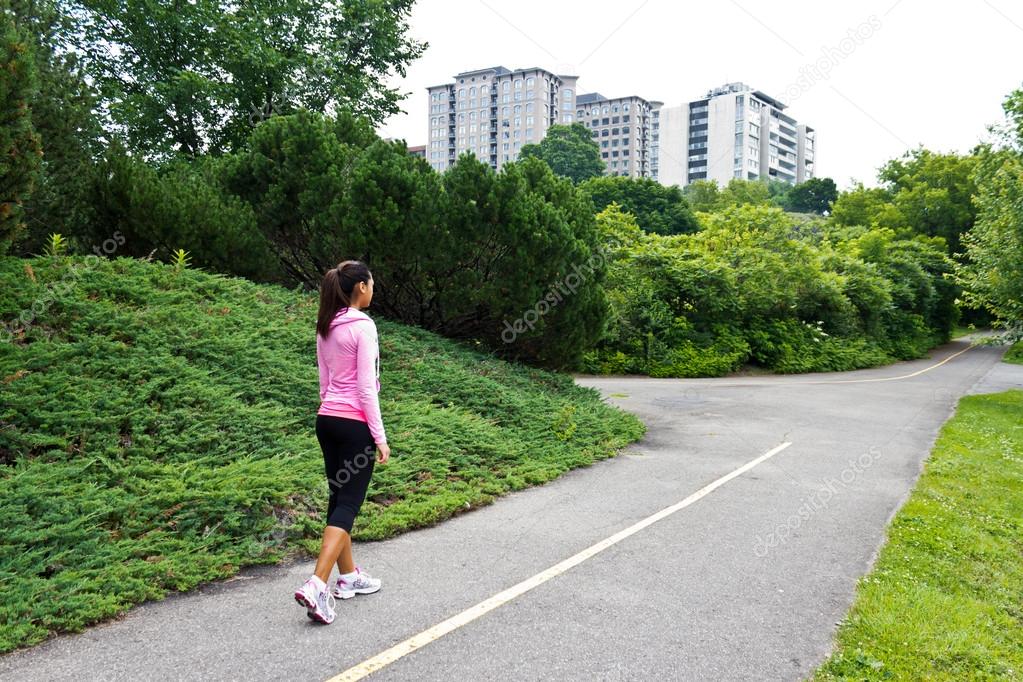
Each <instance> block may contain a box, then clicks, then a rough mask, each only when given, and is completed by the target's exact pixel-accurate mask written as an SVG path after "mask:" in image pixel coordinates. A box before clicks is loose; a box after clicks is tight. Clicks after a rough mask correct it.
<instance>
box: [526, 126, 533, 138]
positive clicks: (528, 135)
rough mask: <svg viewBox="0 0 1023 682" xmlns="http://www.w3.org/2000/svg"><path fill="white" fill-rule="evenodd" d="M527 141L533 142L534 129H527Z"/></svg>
mask: <svg viewBox="0 0 1023 682" xmlns="http://www.w3.org/2000/svg"><path fill="white" fill-rule="evenodd" d="M526 139H527V140H532V139H533V129H532V128H526Z"/></svg>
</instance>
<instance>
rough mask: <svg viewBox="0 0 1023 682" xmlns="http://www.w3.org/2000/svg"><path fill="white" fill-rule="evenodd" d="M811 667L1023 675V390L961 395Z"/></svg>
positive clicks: (859, 672) (908, 676) (828, 673)
mask: <svg viewBox="0 0 1023 682" xmlns="http://www.w3.org/2000/svg"><path fill="white" fill-rule="evenodd" d="M815 679H817V680H834V679H842V680H1018V679H1023V391H1007V392H1005V393H997V394H991V395H976V396H966V397H964V398H963V399H962V400H961V401H960V402H959V406H958V409H957V411H956V414H955V416H954V417H953V418H952V419H950V420H949V421H948V422H947V423H946V424H945V425H944V427H942V430H941V433H940V435H939V438H938V441H937V443H936V444H935V447H934V451H933V452H932V453H931V456H930V459H929V460H928V462H927V464H926V467H925V469H924V472H923V474H922V475H921V477H920V480H919V482H918V483H917V486H916V488H915V489H914V491H913V493H912V495H911V496H910V498H909V500H908V501H907V502H906V504H905V506H904V507H903V508H902V509H901V510H900V511H899V512H898V514H897V515H896V516H895V518H894V519H893V521H892V524H891V526H890V528H889V529H888V543H887V544H886V545H885V547H884V548H883V549H882V551H881V554H880V556H879V557H878V560H877V564H876V566H875V567H874V569H873V571H872V572H871V573H870V574H869V575H867V576H866V577H864V578H863V579H862V580H861V581H860V585H859V589H858V594H857V597H856V602H855V604H854V605H853V608H852V610H851V611H850V613H849V615H848V617H847V618H846V619H845V620H844V621H843V623H842V625H841V627H840V628H839V632H838V638H837V648H836V651H835V652H834V654H833V655H832V656H831V658H830V659H829V660H828V661H827V662H825V664H824V665H823V666H822V667H821V668H820V669H819V670H818V671H817V673H816V678H815Z"/></svg>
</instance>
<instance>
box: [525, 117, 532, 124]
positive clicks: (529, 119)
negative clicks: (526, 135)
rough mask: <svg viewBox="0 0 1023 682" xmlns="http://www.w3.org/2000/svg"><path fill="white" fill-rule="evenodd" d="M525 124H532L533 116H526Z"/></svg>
mask: <svg viewBox="0 0 1023 682" xmlns="http://www.w3.org/2000/svg"><path fill="white" fill-rule="evenodd" d="M526 125H527V126H531V125H533V117H532V116H526Z"/></svg>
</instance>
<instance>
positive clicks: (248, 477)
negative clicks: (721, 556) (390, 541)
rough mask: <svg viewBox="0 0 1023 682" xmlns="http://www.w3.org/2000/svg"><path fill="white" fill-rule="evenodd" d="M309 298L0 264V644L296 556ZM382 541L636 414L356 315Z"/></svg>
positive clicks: (305, 495) (194, 274) (156, 270)
mask: <svg viewBox="0 0 1023 682" xmlns="http://www.w3.org/2000/svg"><path fill="white" fill-rule="evenodd" d="M316 308H317V301H316V299H315V297H314V296H311V295H309V294H305V293H301V292H298V291H289V290H287V289H283V288H280V287H273V286H260V285H256V284H253V283H251V282H248V281H246V280H243V279H238V278H231V277H223V276H219V275H210V274H206V273H203V272H199V271H196V270H188V269H184V270H180V271H179V270H176V269H175V268H174V267H172V266H167V265H160V264H155V263H147V262H144V261H140V260H131V259H117V260H114V261H110V260H99V262H98V263H94V264H91V265H90V264H87V263H86V262H85V261H83V260H82V259H69V258H37V259H32V260H21V259H16V258H2V259H0V320H3V322H4V323H5V325H6V324H9V323H11V322H12V321H15V320H18V319H20V320H21V322H20V323H19V324H18V325H17V328H16V329H15V330H14V331H15V333H14V335H13V338H11V335H10V334H7V331H8V327H5V328H4V329H0V333H4V334H5V338H3V339H0V528H2V534H3V542H2V544H0V585H2V586H3V589H2V590H0V652H4V651H9V650H11V649H13V648H16V647H18V646H24V645H29V644H33V643H36V642H39V641H40V640H42V639H44V638H46V637H47V636H48V634H50V633H52V632H58V631H65V630H78V629H81V628H82V627H83V626H85V625H88V624H90V623H94V622H96V621H98V620H101V619H104V618H109V617H111V616H114V615H117V614H118V613H121V612H123V611H124V610H126V609H127V608H129V607H130V606H132V605H134V604H138V603H140V602H142V601H145V600H147V599H159V598H162V597H163V596H165V595H166V594H167V593H168V592H169V591H173V590H187V589H190V588H193V587H195V586H196V585H198V584H200V583H202V582H205V581H209V580H212V579H216V578H224V577H228V576H230V575H232V574H234V573H236V572H237V571H238V569H239V568H240V567H241V566H245V565H248V564H257V563H271V562H276V561H279V560H280V559H281V558H283V557H285V556H287V555H288V554H289V553H293V552H297V551H302V550H314V551H315V550H317V549H318V546H319V542H318V537H319V534H320V532H321V531H322V523H323V512H324V510H325V506H326V497H327V484H326V480H325V478H324V473H323V459H322V455H321V453H320V449H319V445H318V443H317V442H316V436H315V432H314V422H315V414H316V409H317V407H318V405H319V385H318V378H317V369H316V354H315V352H316V351H315V349H316V345H315V327H314V323H315V316H316ZM377 327H378V330H379V332H380V346H381V351H380V353H381V385H382V390H381V409H382V412H383V416H384V423H385V425H386V427H387V430H388V441H389V443H390V445H391V449H392V457H391V460H390V461H389V462H388V463H387V464H385V465H379V464H378V465H376V468H375V470H374V474H373V482H372V484H371V485H370V489H369V492H368V495H367V499H366V503H365V504H364V505H363V508H362V513H361V514H360V517H359V518H358V519H357V521H356V524H355V527H354V529H353V536H354V537H355V539H356V540H375V539H382V538H387V537H390V536H393V535H396V534H398V533H401V532H403V531H406V530H409V529H412V528H416V527H421V526H426V525H430V524H434V523H437V522H438V521H441V520H443V519H445V518H448V517H450V516H452V515H454V514H458V513H462V512H464V511H466V510H468V509H473V508H476V507H478V506H481V505H485V504H488V503H490V502H491V501H493V500H494V499H495V498H496V497H498V496H500V495H503V494H505V493H507V492H509V491H513V490H518V489H521V488H525V487H529V486H532V485H537V484H541V483H543V482H545V481H549V480H551V479H553V478H556V477H557V476H559V475H561V474H562V473H564V472H566V471H568V470H569V469H572V468H575V467H580V466H587V465H589V464H591V463H593V462H594V461H595V460H599V459H603V458H607V457H611V456H613V455H614V454H615V453H616V452H617V451H618V450H619V449H620V448H621V447H623V446H624V445H626V444H627V443H629V442H631V441H634V440H637V439H638V438H639V437H640V436H641V435H642V433H643V430H644V429H643V425H642V424H641V423H640V422H639V420H638V419H636V418H635V417H634V416H632V415H629V414H627V413H625V412H623V411H621V410H618V409H616V408H614V407H611V406H610V405H608V404H606V403H605V402H603V401H602V400H601V398H600V395H599V393H598V392H597V391H596V390H595V389H591V388H583V387H580V386H577V385H575V384H574V383H573V382H572V379H571V378H570V377H568V376H566V375H563V374H554V373H551V372H544V371H540V370H536V369H532V368H529V367H525V366H522V365H515V364H511V363H507V362H503V361H500V360H497V359H495V358H493V357H492V356H490V355H488V354H484V353H480V352H475V351H473V350H471V349H468V348H466V347H464V346H462V345H459V344H456V343H454V342H452V341H449V340H447V339H444V338H441V337H438V336H436V335H434V334H430V333H428V332H424V331H422V330H419V329H415V328H411V327H405V326H402V325H398V324H394V323H391V322H388V321H386V320H379V319H378V320H377Z"/></svg>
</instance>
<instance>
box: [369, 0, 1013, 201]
mask: <svg viewBox="0 0 1023 682" xmlns="http://www.w3.org/2000/svg"><path fill="white" fill-rule="evenodd" d="M411 26H412V35H413V36H414V37H415V38H416V39H417V40H425V41H427V42H429V43H430V46H429V48H427V50H426V52H425V54H424V55H423V56H422V57H421V58H420V59H418V60H416V61H415V62H414V63H413V64H412V65H411V67H410V68H409V71H408V76H407V77H406V78H403V79H395V80H393V81H392V82H391V84H392V85H394V86H397V87H399V88H400V89H401V90H402V91H403V92H407V93H410V94H409V96H408V98H407V99H405V100H404V101H403V102H402V105H401V106H402V107H403V109H404V113H402V114H399V115H395V116H392V117H391V118H390V119H389V120H387V121H386V122H385V124H384V125H383V126H382V127H381V129H380V130H379V131H378V132H379V133H380V134H381V135H383V136H385V137H396V138H404V139H405V140H406V141H407V142H408V144H409V145H417V144H425V143H426V142H427V113H428V111H429V105H428V103H427V95H426V90H425V88H426V87H427V86H429V85H436V84H438V83H446V82H449V81H451V80H452V77H453V76H454V75H455V74H456V73H458V72H460V71H466V70H470V69H476V68H484V67H489V66H495V65H502V66H506V67H508V68H510V69H516V68H524V67H531V66H539V67H541V68H546V69H549V70H551V71H554V72H556V73H566V74H574V75H578V76H579V77H580V79H579V84H578V89H579V92H581V93H582V92H592V91H598V92H600V93H602V94H603V95H605V96H608V97H618V96H622V95H633V94H635V95H639V96H640V97H644V98H646V99H649V100H660V101H662V102H664V103H665V106H673V105H677V104H681V103H683V102H687V101H690V100H693V99H697V98H699V97H702V96H703V95H704V94H705V93H706V91H707V90H708V89H710V88H712V87H715V86H718V85H722V84H724V83H727V82H732V81H742V82H745V83H747V84H749V85H751V86H752V87H754V88H756V89H758V90H762V91H764V92H765V93H767V94H768V95H771V96H773V97H776V98H778V99H781V100H783V101H787V102H788V104H789V108H788V109H787V110H786V111H787V113H789V114H791V115H792V116H793V117H794V118H796V119H797V120H798V121H800V122H803V123H806V124H808V125H810V126H811V127H814V128H816V130H817V135H818V138H817V145H818V158H817V175H818V176H829V177H833V178H834V179H835V181H836V182H837V183H838V185H839V187H842V188H844V187H847V186H848V185H849V184H850V182H851V180H852V179H856V180H860V181H863V182H864V183H866V184H876V177H875V176H876V172H877V168H878V166H880V165H881V164H882V163H883V162H884V161H886V160H888V159H890V158H893V157H896V156H899V155H900V154H902V153H903V152H904V151H905V150H906V149H909V148H912V147H915V146H917V145H919V144H923V145H924V146H926V147H927V148H929V149H933V150H936V151H960V152H965V151H968V150H969V149H970V148H971V147H972V146H973V145H974V144H976V143H977V142H978V141H979V140H980V139H982V138H985V137H986V136H987V133H986V128H987V126H988V125H989V124H991V123H996V122H998V121H1000V120H1001V118H1002V111H1001V103H1002V100H1003V99H1004V97H1005V96H1006V95H1007V94H1008V93H1009V92H1010V91H1012V90H1013V89H1015V88H1018V87H1020V86H1021V83H1023V3H1020V2H1018V1H1015V0H961V1H959V2H955V1H953V0H937V1H933V2H928V1H927V0H881V1H879V2H875V1H874V0H859V1H857V2H833V1H823V0H816V1H805V2H804V1H784V0H778V1H775V2H770V3H767V2H762V1H761V2H755V1H754V0H717V1H702V2H689V1H681V2H679V1H676V2H672V1H671V0H620V1H619V2H614V3H612V2H599V1H591V2H567V1H564V0H546V1H544V0H446V1H445V0H418V2H417V3H416V6H415V9H414V10H413V14H412V19H411ZM850 31H852V32H853V36H854V37H855V39H853V38H850ZM857 32H858V33H859V35H858V36H857V35H856V34H857ZM826 54H827V55H830V56H825V55H826ZM815 68H816V69H817V71H816V72H814V69H815ZM824 68H827V69H829V73H826V74H825V73H824V72H823V71H821V69H824ZM801 76H802V78H803V81H802V83H800V77H801Z"/></svg>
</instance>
